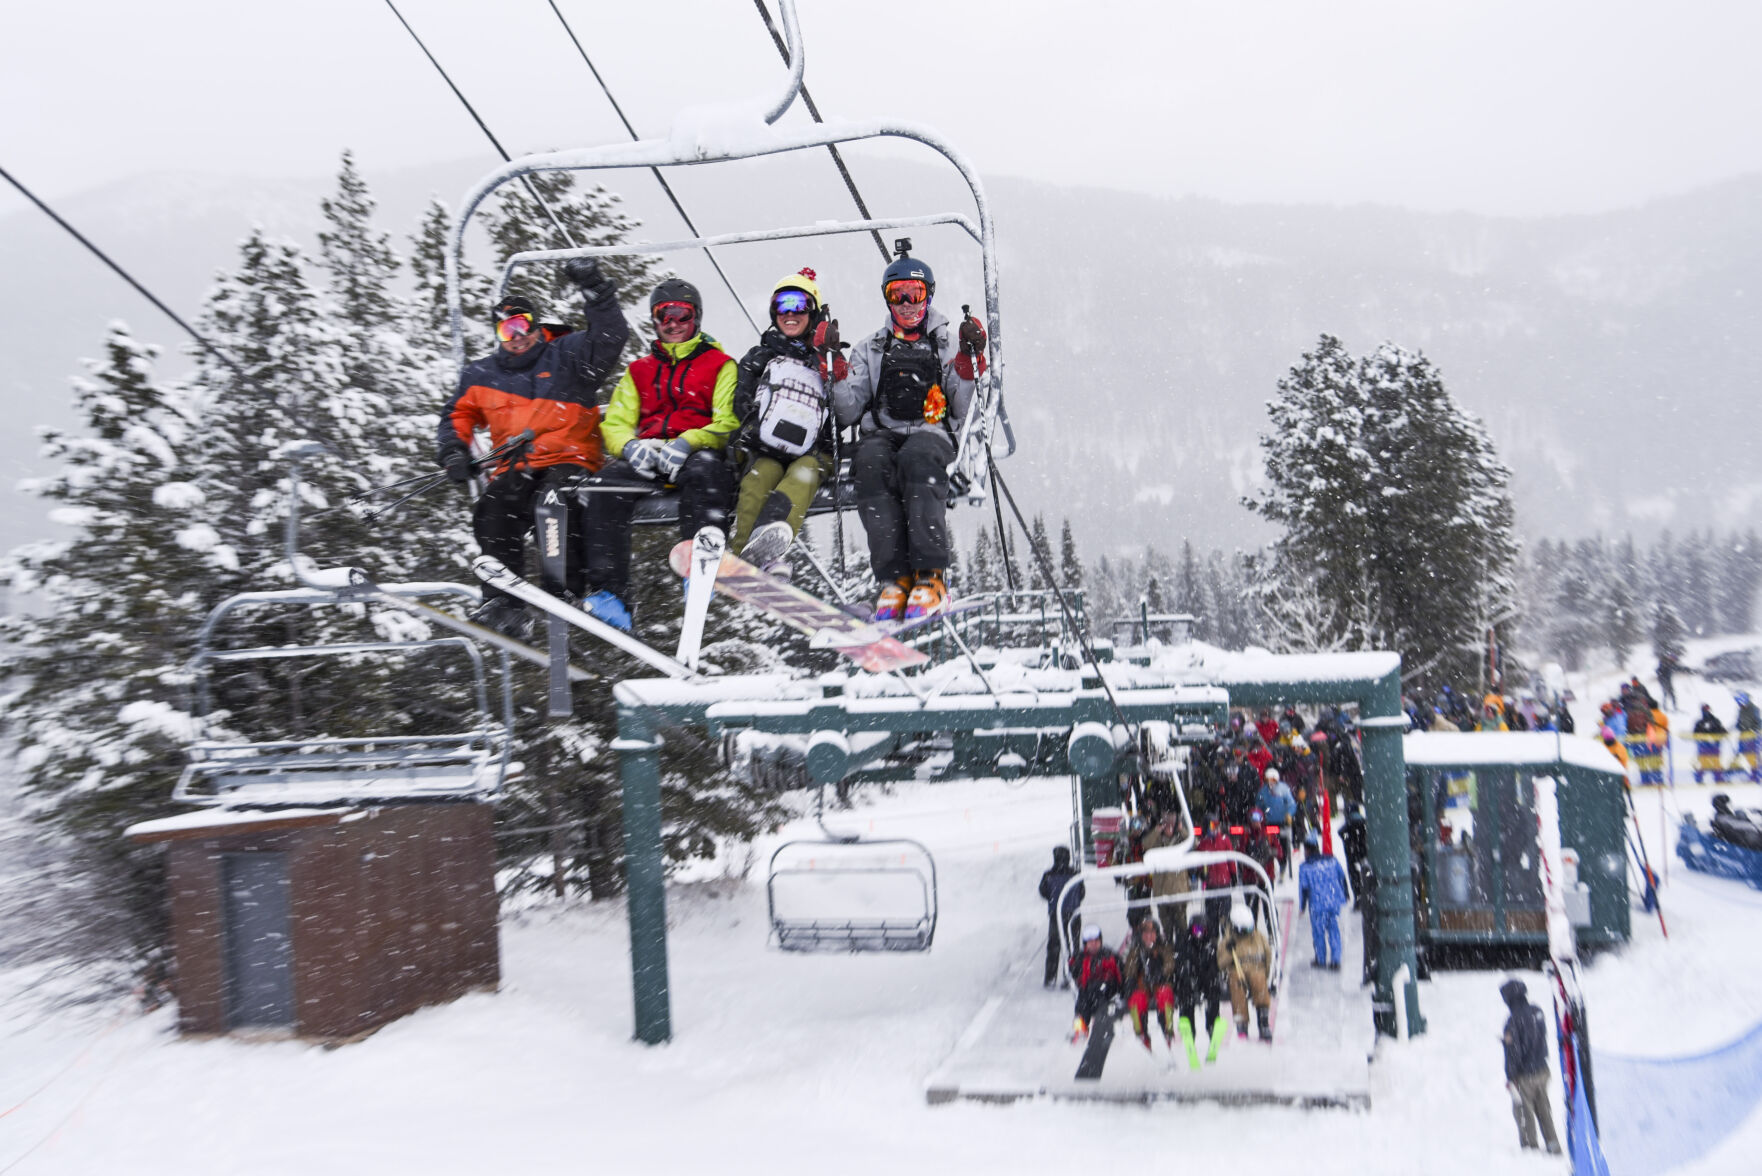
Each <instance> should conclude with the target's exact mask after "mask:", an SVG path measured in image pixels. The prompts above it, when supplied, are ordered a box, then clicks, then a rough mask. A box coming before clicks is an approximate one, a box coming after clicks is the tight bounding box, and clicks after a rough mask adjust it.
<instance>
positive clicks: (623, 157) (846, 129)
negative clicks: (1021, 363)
mask: <svg viewBox="0 0 1762 1176" xmlns="http://www.w3.org/2000/svg"><path fill="white" fill-rule="evenodd" d="M781 7H782V10H783V25H784V30H785V33H786V36H787V39H788V44H789V47H790V57H791V62H790V69H791V74H790V81H789V86H790V88H789V90H788V93H787V94H786V95H785V97H784V98H783V99H781V100H780V101H778V102H777V103H775V104H774V105H772V106H771V107H769V108H768V109H767V110H766V111H765V112H764V113H763V117H762V119H761V118H760V117H758V115H759V111H757V110H756V109H752V110H735V109H733V108H729V109H724V110H722V111H720V112H719V115H720V117H721V121H719V122H717V123H715V124H714V125H712V124H711V123H710V122H709V121H707V120H706V121H704V122H702V123H700V124H698V125H695V126H694V125H692V123H691V121H690V120H689V119H680V120H679V121H677V122H676V123H675V125H674V128H673V133H672V134H671V135H670V136H669V137H668V138H666V139H643V140H640V141H638V142H634V143H613V144H607V145H604V146H600V147H585V148H577V149H574V150H568V151H553V152H547V153H543V154H537V155H527V156H523V157H522V158H519V159H516V160H514V161H513V162H511V163H509V164H506V165H504V166H503V167H501V168H499V169H497V170H496V171H494V172H491V173H490V174H489V175H488V176H486V177H484V178H483V179H482V180H480V181H479V182H478V184H477V186H476V187H474V188H472V189H471V190H470V191H469V192H467V193H466V194H465V197H464V199H463V200H462V202H461V204H460V208H459V214H458V217H457V219H456V220H455V221H454V223H453V232H452V240H451V242H450V247H449V248H448V250H447V253H446V271H447V307H448V311H449V313H450V315H451V318H452V329H453V359H454V361H455V363H457V364H458V365H459V366H460V367H463V366H464V364H465V362H466V358H467V357H466V355H465V322H464V311H463V302H462V295H461V288H460V280H459V271H460V264H461V260H462V258H463V256H464V248H465V230H466V228H467V227H468V226H469V224H470V223H471V218H472V216H473V215H474V214H475V213H476V212H477V209H478V208H479V206H480V205H482V203H483V201H484V200H485V199H487V198H488V197H489V195H490V194H491V193H492V192H494V191H495V190H496V189H497V188H499V187H501V186H502V185H503V184H506V183H508V182H509V181H511V180H516V179H519V178H521V177H522V176H528V175H534V174H536V173H538V172H547V171H598V170H610V169H617V168H659V167H683V166H692V165H697V164H706V163H731V162H734V161H736V160H741V159H754V158H758V157H760V156H766V155H781V154H785V153H787V152H791V151H806V150H811V149H814V148H819V147H830V146H834V145H836V144H839V143H851V142H857V141H860V140H863V139H877V138H896V139H910V140H912V141H914V142H917V143H922V144H923V145H925V146H926V147H929V148H930V149H931V150H933V151H935V152H937V153H938V154H940V155H941V156H942V157H943V158H944V159H947V160H948V161H949V162H950V163H952V164H953V165H954V166H955V168H956V170H958V171H959V172H960V174H961V178H962V179H964V180H966V182H967V187H968V189H969V191H970V192H971V193H972V196H973V203H974V206H975V208H976V209H977V211H978V214H979V222H978V225H977V227H976V228H975V227H974V226H973V224H972V222H971V221H969V220H968V219H967V218H965V217H964V216H958V215H954V214H948V215H943V216H937V217H909V218H895V219H887V220H859V221H823V222H820V223H818V224H814V225H809V226H802V227H800V228H795V229H776V230H767V231H761V232H755V233H734V234H723V235H721V236H710V237H693V238H688V239H682V240H678V241H670V242H662V243H659V244H654V243H645V242H628V243H625V244H620V245H602V246H590V247H584V248H581V249H558V250H545V251H542V252H541V251H534V252H532V253H528V254H520V255H517V256H516V257H514V258H511V259H510V261H509V269H508V270H507V271H505V272H504V274H503V284H504V285H505V284H506V281H507V276H508V273H510V272H512V267H513V266H514V265H516V264H524V263H526V262H530V261H540V260H545V261H555V260H562V259H565V258H570V257H603V256H608V255H618V254H631V253H652V252H666V251H670V250H679V249H691V248H703V247H709V246H714V245H717V244H734V243H739V242H743V241H767V240H789V239H793V238H798V237H813V236H833V235H837V234H842V233H853V232H868V231H870V230H871V229H881V228H908V227H913V226H914V225H917V224H926V225H928V224H956V225H959V226H960V227H961V228H963V229H965V230H966V231H967V233H968V234H969V235H971V236H973V237H974V239H975V240H977V241H978V243H979V249H980V257H981V261H982V264H983V272H984V287H985V291H984V293H985V328H986V336H987V340H988V350H989V359H990V363H989V367H988V370H987V372H986V374H985V375H984V376H982V377H981V378H980V379H979V381H978V388H977V390H976V391H975V393H974V398H973V405H972V408H971V409H970V410H969V411H968V413H967V417H966V420H965V421H964V422H963V424H962V426H961V435H960V437H959V439H958V449H957V453H956V457H955V468H956V469H957V470H958V471H959V472H960V473H961V474H962V475H964V477H965V478H966V481H967V484H968V487H969V490H968V495H967V497H968V500H969V501H971V502H975V503H977V502H982V501H984V499H985V496H986V494H987V493H988V490H989V488H988V484H987V479H986V474H987V473H988V470H989V462H990V460H991V457H992V455H991V452H990V448H991V440H992V433H993V430H994V428H996V427H998V426H1001V427H1002V430H1003V440H1004V445H1005V448H1004V451H1003V453H1002V454H1000V455H998V456H1002V457H1008V456H1010V455H1011V454H1013V453H1014V452H1015V447H1016V446H1015V434H1014V431H1013V430H1012V429H1011V428H1010V424H1009V418H1008V416H1007V415H1006V414H1005V413H1004V411H1003V324H1002V321H1001V319H1000V317H999V313H998V278H997V239H996V230H995V226H994V224H993V221H992V218H991V207H990V204H989V203H988V202H987V200H986V198H985V189H984V187H983V185H982V184H981V183H980V182H979V174H978V171H977V170H976V169H975V168H974V167H973V164H972V162H971V161H970V160H969V159H967V157H966V156H965V155H963V154H961V152H959V151H958V150H956V149H955V148H954V147H953V146H952V145H951V144H949V143H948V142H947V141H946V140H944V139H943V138H942V136H941V135H939V134H938V133H937V132H935V131H934V130H931V129H930V128H928V127H922V126H918V125H916V124H913V123H907V122H896V121H891V120H886V119H875V120H845V119H834V120H830V121H827V122H824V123H817V124H815V125H813V126H811V127H802V128H799V129H793V130H781V129H778V128H777V127H775V126H774V125H773V124H775V122H776V121H777V119H779V118H780V117H782V114H783V112H784V111H785V110H787V109H788V108H789V105H790V103H792V102H793V101H794V100H795V95H796V93H797V92H798V91H799V90H800V86H801V74H802V70H803V68H804V64H805V53H804V51H803V49H802V47H801V37H800V32H799V29H798V28H797V26H796V20H795V6H794V4H793V3H792V0H782V4H781ZM730 116H733V117H730Z"/></svg>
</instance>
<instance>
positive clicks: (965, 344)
mask: <svg viewBox="0 0 1762 1176" xmlns="http://www.w3.org/2000/svg"><path fill="white" fill-rule="evenodd" d="M985 364H986V361H985V328H984V327H982V326H980V325H979V320H978V319H976V318H974V317H973V316H972V315H970V314H969V315H968V316H967V317H966V318H964V319H962V320H961V349H960V354H958V355H956V356H955V357H954V370H955V374H956V375H958V376H960V378H961V379H963V380H976V379H978V378H979V377H980V376H982V375H984V374H985Z"/></svg>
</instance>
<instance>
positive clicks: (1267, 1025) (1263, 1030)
mask: <svg viewBox="0 0 1762 1176" xmlns="http://www.w3.org/2000/svg"><path fill="white" fill-rule="evenodd" d="M1260 1039H1261V1040H1262V1041H1271V1040H1272V1039H1273V1027H1272V1023H1271V1022H1269V1021H1268V1020H1267V1019H1266V1018H1265V1017H1264V1016H1263V1017H1261V1019H1260Z"/></svg>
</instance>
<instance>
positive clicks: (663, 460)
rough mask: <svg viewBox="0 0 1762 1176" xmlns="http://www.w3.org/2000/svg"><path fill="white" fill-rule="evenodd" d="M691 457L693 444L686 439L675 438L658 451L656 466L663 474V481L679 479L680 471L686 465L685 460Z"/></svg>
mask: <svg viewBox="0 0 1762 1176" xmlns="http://www.w3.org/2000/svg"><path fill="white" fill-rule="evenodd" d="M690 456H691V442H690V441H687V440H686V439H685V438H684V437H675V438H673V440H671V441H669V442H667V444H665V445H663V446H661V447H660V449H659V450H657V451H656V456H655V465H656V467H657V468H658V469H659V470H660V472H661V481H663V482H671V481H673V480H674V479H676V478H677V477H679V471H680V469H681V468H683V467H684V465H685V459H686V458H688V457H690Z"/></svg>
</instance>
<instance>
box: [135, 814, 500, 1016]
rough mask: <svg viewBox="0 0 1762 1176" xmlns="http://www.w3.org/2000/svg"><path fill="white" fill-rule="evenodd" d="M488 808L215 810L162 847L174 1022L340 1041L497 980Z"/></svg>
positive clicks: (171, 834) (171, 826)
mask: <svg viewBox="0 0 1762 1176" xmlns="http://www.w3.org/2000/svg"><path fill="white" fill-rule="evenodd" d="M490 816H491V809H490V806H489V805H487V804H480V803H474V802H469V801H457V802H438V803H404V804H385V805H378V806H371V807H369V806H356V807H338V808H325V809H317V808H313V809H287V808H283V809H251V808H243V807H226V808H217V809H209V810H206V811H203V812H196V813H188V814H184V815H182V816H176V817H168V818H165V819H163V820H157V821H147V822H144V823H142V824H138V825H135V826H133V827H132V828H130V829H129V830H128V832H127V835H128V836H129V837H131V838H134V839H135V840H138V841H144V842H163V843H165V845H166V847H167V852H168V855H169V856H168V861H167V885H168V890H169V892H170V903H171V926H172V940H173V945H174V948H175V951H176V959H177V982H176V989H177V998H178V1025H179V1028H180V1029H181V1030H182V1031H183V1032H185V1033H225V1032H230V1031H233V1030H238V1029H262V1030H272V1031H274V1030H280V1031H285V1032H289V1033H292V1034H294V1035H297V1036H300V1037H306V1038H316V1039H321V1040H347V1039H349V1038H354V1037H358V1036H360V1035H362V1034H365V1033H368V1032H371V1031H372V1030H374V1029H377V1028H378V1027H379V1026H381V1025H383V1024H385V1023H386V1022H388V1021H390V1020H393V1019H394V1018H396V1017H400V1016H402V1015H403V1014H405V1013H408V1012H410V1011H412V1010H414V1009H417V1008H420V1007H421V1006H423V1005H427V1004H434V1003H436V1002H439V1001H445V1000H450V999H452V998H454V997H457V996H460V995H462V994H463V993H466V992H469V991H472V990H474V989H493V988H495V986H496V985H497V983H498V982H499V980H500V961H499V954H498V944H497V932H496V891H495V877H494V871H495V849H494V842H493V839H492V832H491V821H490Z"/></svg>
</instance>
